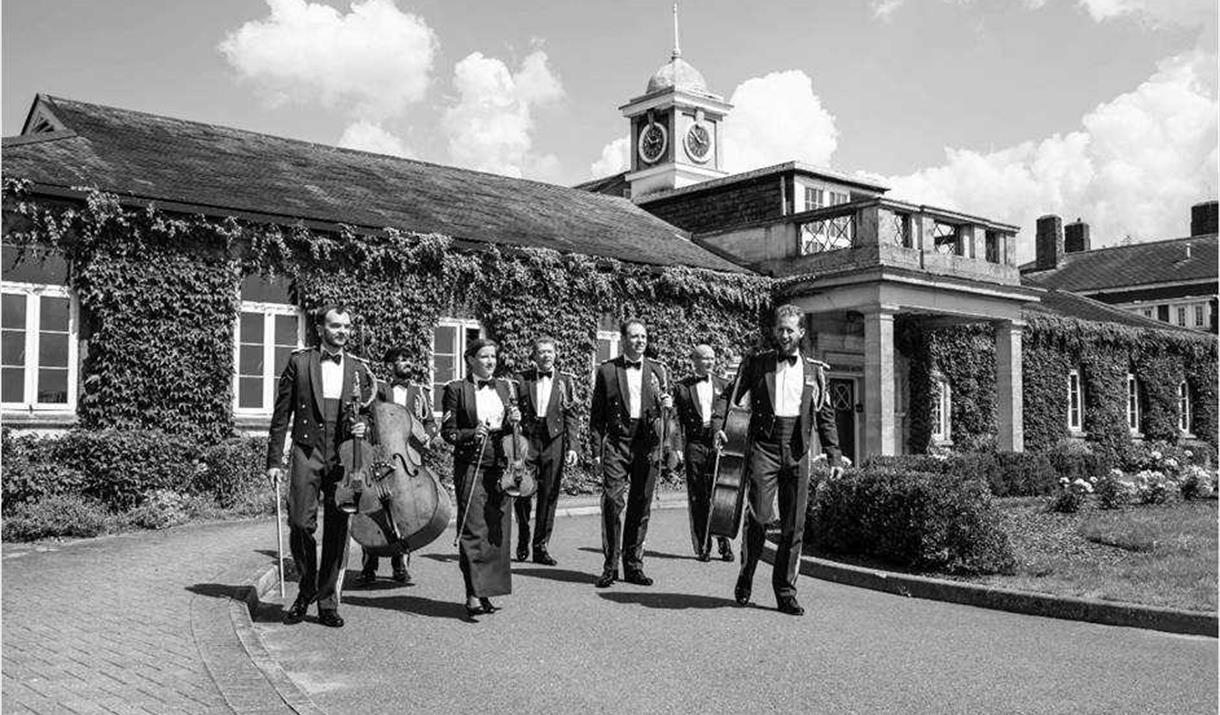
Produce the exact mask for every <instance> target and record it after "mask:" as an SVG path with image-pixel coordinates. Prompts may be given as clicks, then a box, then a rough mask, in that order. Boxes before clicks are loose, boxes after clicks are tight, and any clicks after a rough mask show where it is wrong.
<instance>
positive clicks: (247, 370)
mask: <svg viewBox="0 0 1220 715" xmlns="http://www.w3.org/2000/svg"><path fill="white" fill-rule="evenodd" d="M238 355H239V357H240V359H239V360H238V367H237V372H238V374H240V375H258V376H259V377H262V376H263V346H262V345H242V346H241V349H240V351H239V352H238Z"/></svg>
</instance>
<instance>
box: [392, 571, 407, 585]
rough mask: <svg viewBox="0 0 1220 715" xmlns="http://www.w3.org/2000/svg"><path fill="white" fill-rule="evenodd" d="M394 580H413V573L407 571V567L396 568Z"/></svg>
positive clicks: (402, 581)
mask: <svg viewBox="0 0 1220 715" xmlns="http://www.w3.org/2000/svg"><path fill="white" fill-rule="evenodd" d="M394 580H395V581H397V582H399V583H406V582H407V581H410V580H411V574H409V573H407V570H406V569H395V570H394Z"/></svg>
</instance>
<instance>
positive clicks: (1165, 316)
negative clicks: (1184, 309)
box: [1156, 305, 1169, 323]
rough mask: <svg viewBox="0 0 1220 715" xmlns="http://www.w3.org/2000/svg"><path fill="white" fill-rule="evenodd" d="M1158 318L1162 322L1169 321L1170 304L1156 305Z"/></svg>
mask: <svg viewBox="0 0 1220 715" xmlns="http://www.w3.org/2000/svg"><path fill="white" fill-rule="evenodd" d="M1156 319H1157V320H1159V321H1161V322H1162V323H1168V322H1169V306H1167V305H1158V306H1157V307H1156Z"/></svg>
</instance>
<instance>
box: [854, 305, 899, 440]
mask: <svg viewBox="0 0 1220 715" xmlns="http://www.w3.org/2000/svg"><path fill="white" fill-rule="evenodd" d="M895 312H897V310H896V309H895V308H893V307H889V306H880V307H877V308H872V309H869V310H866V311H865V312H864V449H863V450H861V454H862V455H863V456H866V457H867V456H869V455H876V454H879V455H891V454H896V453H897V445H898V440H897V434H896V429H895V426H894V313H895Z"/></svg>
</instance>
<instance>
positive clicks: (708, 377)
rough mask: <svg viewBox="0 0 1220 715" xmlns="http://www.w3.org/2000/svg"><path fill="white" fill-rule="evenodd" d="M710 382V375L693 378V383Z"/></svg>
mask: <svg viewBox="0 0 1220 715" xmlns="http://www.w3.org/2000/svg"><path fill="white" fill-rule="evenodd" d="M711 381H712V376H711V375H710V374H708V375H704V376H703V377H698V376H696V377H695V382H711Z"/></svg>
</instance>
